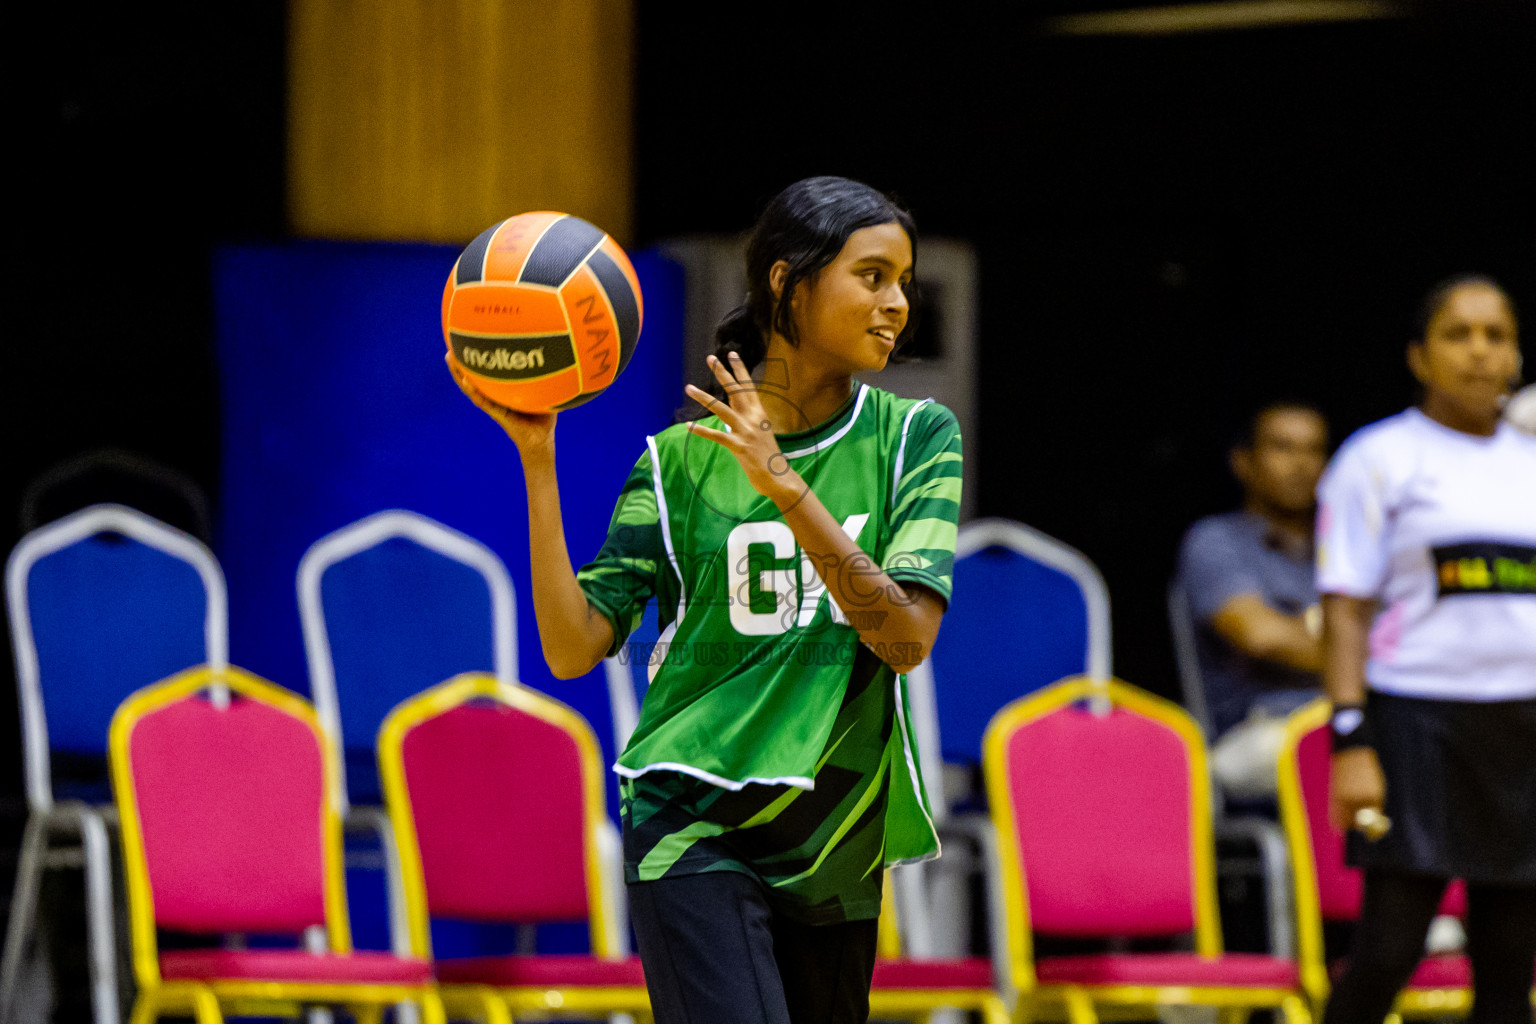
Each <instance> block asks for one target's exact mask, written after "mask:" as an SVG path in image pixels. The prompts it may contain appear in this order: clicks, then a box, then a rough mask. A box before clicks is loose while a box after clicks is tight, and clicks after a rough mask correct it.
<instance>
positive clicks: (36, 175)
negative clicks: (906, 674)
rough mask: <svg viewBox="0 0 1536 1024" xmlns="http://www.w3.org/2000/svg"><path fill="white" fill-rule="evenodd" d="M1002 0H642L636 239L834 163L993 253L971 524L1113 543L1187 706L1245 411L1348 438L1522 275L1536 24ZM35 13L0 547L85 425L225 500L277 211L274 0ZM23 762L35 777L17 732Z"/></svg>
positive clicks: (1535, 268) (1430, 12) (15, 805)
mask: <svg viewBox="0 0 1536 1024" xmlns="http://www.w3.org/2000/svg"><path fill="white" fill-rule="evenodd" d="M998 6H999V12H993V11H992V9H991V7H990V6H983V5H977V6H975V7H972V6H970V5H964V4H955V3H947V4H933V5H927V6H922V7H913V8H910V9H908V8H902V7H897V6H889V5H888V6H875V7H869V6H863V5H861V6H859V7H857V8H853V7H846V8H845V7H842V6H835V5H830V4H825V5H816V6H814V7H812V6H806V7H796V6H795V5H793V4H791V5H780V6H772V7H766V6H760V5H750V6H748V5H720V4H711V5H708V6H707V7H706V6H700V7H698V8H693V7H690V6H687V5H674V4H663V3H641V5H640V7H639V14H638V41H637V61H636V67H637V81H636V109H637V118H636V128H635V130H636V141H637V147H636V153H637V158H636V160H637V163H636V168H635V170H636V181H637V186H638V189H637V194H638V209H637V215H638V216H637V224H638V232H637V237H636V238H634V239H632V240H631V242H632V243H633V244H638V245H644V244H646V243H648V242H651V241H655V240H657V239H661V238H664V237H667V236H670V235H675V234H679V233H683V232H694V231H703V232H735V231H739V230H741V229H743V228H745V227H746V226H748V225H749V224H750V222H751V221H752V219H753V218H754V216H755V214H756V213H757V211H758V210H759V209H760V208H761V206H762V204H763V203H764V202H765V201H766V200H767V198H768V197H769V196H771V195H772V194H773V193H774V192H776V191H777V190H778V189H779V188H781V187H782V186H783V185H785V184H787V183H789V182H790V181H793V180H795V179H797V178H800V177H804V176H806V175H810V174H823V173H837V174H844V175H847V176H850V177H856V178H861V179H864V180H867V181H869V182H870V183H872V184H874V185H876V186H878V187H880V188H883V189H889V190H893V191H894V192H896V193H897V194H898V195H899V196H900V197H901V198H902V199H904V200H905V201H906V202H907V203H908V204H909V205H910V206H911V208H912V209H913V210H914V211H915V213H916V216H917V218H918V223H919V226H920V228H921V229H922V230H923V231H924V232H925V233H929V234H932V235H936V236H948V237H958V238H964V239H968V240H970V241H971V242H973V243H974V244H975V246H976V248H977V252H978V256H979V266H980V273H981V281H980V300H979V301H980V367H981V373H980V380H979V383H978V387H979V392H980V410H981V421H980V422H981V426H980V430H979V437H974V438H969V439H968V444H969V445H970V452H971V454H972V455H973V456H974V457H975V458H977V459H979V460H982V461H981V464H982V466H983V477H982V479H983V483H982V490H981V494H980V497H979V506H978V508H979V511H980V512H981V514H983V515H997V516H1006V517H1010V518H1015V519H1019V520H1022V521H1025V522H1027V523H1030V524H1031V525H1034V526H1036V527H1038V528H1040V529H1043V530H1045V531H1046V532H1048V533H1051V534H1054V535H1056V536H1058V537H1060V538H1062V539H1063V540H1066V541H1067V542H1069V543H1071V544H1073V545H1075V546H1076V547H1078V548H1079V549H1081V550H1082V551H1083V552H1085V553H1086V554H1087V555H1089V556H1090V557H1091V558H1092V559H1093V560H1094V561H1095V562H1097V564H1098V565H1099V566H1100V568H1101V569H1102V570H1103V572H1104V573H1105V575H1106V576H1107V578H1108V580H1109V584H1110V588H1111V592H1112V600H1113V609H1114V628H1115V634H1116V668H1117V674H1119V675H1121V676H1122V677H1124V678H1126V679H1128V680H1129V681H1131V682H1135V683H1138V684H1140V685H1142V686H1145V687H1147V688H1149V689H1152V690H1154V691H1158V692H1162V693H1165V694H1172V693H1174V692H1175V682H1174V674H1173V665H1172V658H1171V654H1170V649H1169V643H1168V640H1167V638H1166V627H1165V620H1164V617H1163V605H1162V588H1163V585H1164V581H1165V580H1166V578H1167V576H1168V573H1169V571H1170V570H1171V567H1172V560H1173V554H1174V549H1175V546H1176V544H1177V541H1178V537H1179V534H1180V533H1181V531H1182V530H1183V528H1184V527H1185V526H1186V525H1187V524H1188V523H1189V522H1190V521H1191V520H1192V519H1194V518H1195V517H1197V516H1199V515H1201V514H1204V513H1208V512H1213V511H1217V510H1220V509H1222V508H1225V507H1228V506H1229V505H1231V504H1232V503H1233V502H1234V501H1235V500H1236V499H1237V492H1236V489H1235V487H1234V486H1233V485H1232V483H1231V481H1230V480H1229V478H1228V476H1227V473H1226V469H1225V461H1224V460H1225V456H1224V453H1225V448H1226V445H1227V443H1228V442H1229V440H1230V438H1231V436H1232V434H1233V432H1234V431H1235V430H1236V429H1237V428H1238V426H1239V425H1240V423H1241V422H1242V420H1243V418H1244V417H1245V416H1246V414H1247V413H1248V412H1249V411H1250V410H1251V409H1252V408H1254V407H1255V406H1256V405H1257V404H1259V403H1260V402H1262V401H1264V400H1266V399H1268V398H1270V397H1274V396H1280V395H1284V396H1296V397H1300V398H1305V399H1312V400H1315V401H1317V402H1318V403H1320V404H1321V405H1322V407H1323V408H1324V409H1325V410H1326V411H1327V413H1328V414H1329V415H1330V417H1331V419H1332V421H1333V424H1334V427H1335V432H1336V435H1337V436H1339V437H1342V436H1343V435H1344V434H1347V433H1348V432H1349V431H1351V430H1353V429H1355V428H1356V427H1358V426H1360V425H1362V424H1364V423H1366V422H1369V421H1370V420H1373V419H1376V418H1379V417H1381V416H1383V415H1386V414H1389V413H1392V412H1394V411H1396V410H1397V409H1399V408H1401V407H1402V406H1404V405H1405V404H1407V403H1408V402H1409V401H1411V398H1412V393H1411V389H1410V385H1409V378H1408V376H1407V374H1406V372H1405V371H1404V370H1403V368H1402V356H1401V350H1402V346H1403V344H1404V342H1405V341H1406V339H1407V337H1408V334H1409V330H1410V324H1411V320H1412V313H1413V309H1414V307H1415V305H1416V303H1417V299H1418V296H1419V295H1420V294H1421V293H1422V292H1423V291H1425V290H1426V289H1427V287H1428V286H1429V284H1430V283H1431V282H1433V281H1434V280H1436V279H1437V278H1439V277H1442V276H1444V275H1446V274H1449V273H1452V272H1456V271H1460V270H1464V269H1478V270H1483V271H1486V272H1489V273H1492V274H1494V275H1496V276H1498V277H1500V278H1502V279H1503V280H1504V281H1505V282H1506V283H1507V284H1508V285H1509V286H1510V288H1511V290H1512V291H1513V293H1514V294H1515V296H1516V298H1517V301H1519V302H1520V303H1521V305H1522V306H1523V307H1524V308H1525V309H1527V310H1529V309H1530V308H1532V306H1533V302H1536V209H1533V204H1536V199H1533V196H1536V190H1533V187H1532V186H1533V183H1536V167H1533V165H1532V162H1531V158H1530V156H1529V152H1530V151H1531V150H1533V149H1536V147H1533V146H1532V145H1531V143H1532V142H1533V139H1532V135H1533V126H1536V74H1533V73H1532V58H1533V54H1536V49H1533V44H1536V17H1533V15H1532V13H1531V6H1532V5H1529V4H1524V3H1508V4H1500V3H1485V4H1458V5H1456V6H1455V8H1454V10H1452V9H1451V8H1449V7H1447V8H1445V9H1443V10H1442V9H1437V8H1435V7H1428V8H1425V9H1424V11H1423V13H1421V14H1420V15H1419V16H1416V17H1413V18H1409V19H1401V20H1386V21H1373V22H1363V23H1354V24H1338V25H1316V26H1299V27H1291V28H1274V29H1264V30H1253V31H1237V32H1220V33H1206V34H1199V35H1188V36H1178V37H1168V38H1153V39H1144V38H1138V39H1132V38H1064V37H1059V36H1049V35H1045V34H1042V33H1041V32H1040V31H1038V26H1039V21H1038V18H1039V16H1040V15H1043V14H1048V13H1055V12H1062V11H1066V10H1070V9H1074V8H1076V9H1082V8H1085V7H1092V6H1101V7H1102V6H1108V5H1107V4H1098V5H1093V4H1081V3H1079V4H1072V3H1067V2H1059V3H1046V4H1036V5H1028V6H1027V7H1026V9H1024V10H1011V11H1010V13H1007V14H1004V13H1000V9H1001V5H998ZM13 7H14V8H15V9H12V10H8V12H7V15H6V22H7V27H6V31H5V32H4V33H3V35H0V38H3V40H4V41H3V42H0V47H3V48H4V59H3V61H0V67H3V69H4V70H3V71H0V75H3V84H4V89H3V96H4V99H3V101H0V102H3V103H4V104H5V106H6V114H7V117H6V121H5V123H6V124H7V125H8V126H9V129H10V136H11V138H10V146H9V147H8V148H9V152H10V154H11V159H10V160H9V161H8V163H9V164H10V166H11V171H12V178H13V185H12V186H11V188H10V190H9V194H10V196H11V199H12V202H11V204H10V209H9V211H8V215H7V216H6V218H5V225H4V238H5V267H4V275H3V280H4V289H5V291H4V309H5V311H6V323H7V327H8V331H7V338H6V344H5V345H4V346H3V353H4V354H3V356H0V360H3V361H0V388H3V393H0V405H3V408H4V417H5V419H4V421H3V423H4V438H5V447H6V454H7V456H8V457H7V458H6V459H5V464H4V467H3V469H0V534H3V540H4V545H5V548H6V549H7V550H8V549H9V548H10V547H11V546H12V545H13V544H14V543H15V541H16V539H18V537H19V536H20V533H19V527H18V525H17V523H16V520H15V515H14V511H13V510H15V509H16V508H17V505H18V502H19V500H20V495H21V493H22V491H23V488H24V487H25V484H26V482H27V481H28V480H30V479H31V478H33V477H34V476H35V475H36V474H37V473H39V472H41V471H42V470H43V469H44V468H45V467H47V466H49V465H51V464H53V463H55V462H56V461H58V460H60V459H62V458H65V457H68V456H71V455H73V454H75V453H77V452H79V451H81V450H84V449H87V448H91V447H95V446H100V445H107V444H110V445H116V446H120V447H126V448H130V449H134V450H137V451H140V452H143V453H144V454H146V455H149V456H152V457H154V458H156V459H158V460H160V461H162V462H164V463H167V464H169V465H171V466H173V467H175V468H178V469H181V470H183V471H185V472H186V473H188V474H190V475H191V476H192V477H193V478H194V479H195V480H197V481H198V482H199V483H201V484H202V485H203V487H204V488H205V489H206V490H207V491H208V492H209V494H216V493H217V490H218V488H217V480H216V474H217V458H218V430H219V410H218V408H217V404H216V392H215V388H214V377H213V366H212V357H211V350H212V346H211V341H210V331H211V327H210V324H211V317H210V310H209V276H208V267H209V264H208V256H209V251H210V247H211V246H212V245H215V244H218V243H220V242H226V241H237V240H239V241H244V240H260V239H276V238H281V237H284V234H285V225H284V176H283V166H284V164H283V161H284V156H283V147H284V139H283V116H284V114H283V110H284V87H285V86H284V74H285V73H284V68H283V48H284V33H285V24H284V16H283V10H282V5H280V4H249V5H239V4H235V5H197V6H192V5H188V6H187V7H186V8H184V9H179V10H169V9H165V8H160V9H154V8H148V9H143V8H136V9H132V10H125V9H123V8H122V7H121V6H117V7H103V8H101V9H98V10H93V11H91V12H89V13H88V14H82V13H81V12H80V11H78V10H76V9H71V8H69V7H61V6H57V5H53V6H45V5H30V4H29V5H13ZM919 252H920V251H919ZM919 268H921V257H920V256H919ZM1527 347H1528V348H1529V345H1527ZM0 706H3V707H4V711H3V712H0V735H4V736H5V737H6V742H9V743H13V744H14V745H13V746H11V749H12V750H18V751H19V742H16V741H14V740H13V739H12V737H14V736H15V719H14V715H15V712H14V705H13V704H11V703H10V702H9V701H6V702H0ZM0 772H3V774H0V780H3V782H4V786H3V791H4V792H5V793H7V794H19V792H20V768H19V756H17V755H11V756H9V757H7V758H6V759H5V760H4V765H3V769H0ZM9 805H10V807H11V808H12V809H13V810H14V811H17V812H19V810H20V803H19V796H18V797H13V799H12V800H11V801H9Z"/></svg>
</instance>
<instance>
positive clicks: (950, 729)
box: [908, 519, 1112, 770]
mask: <svg viewBox="0 0 1536 1024" xmlns="http://www.w3.org/2000/svg"><path fill="white" fill-rule="evenodd" d="M1111 670H1112V666H1111V663H1110V621H1109V590H1108V588H1107V587H1105V585H1104V577H1103V576H1101V575H1100V574H1099V570H1098V569H1097V568H1096V567H1095V566H1094V564H1093V563H1092V562H1090V561H1089V560H1088V559H1087V558H1086V557H1084V556H1083V555H1082V554H1081V553H1080V552H1078V551H1077V550H1075V549H1073V548H1071V547H1068V546H1067V545H1066V544H1063V543H1062V542H1061V541H1059V540H1056V539H1054V538H1052V537H1048V536H1047V535H1045V534H1043V533H1041V532H1040V531H1038V530H1035V529H1031V528H1030V527H1028V526H1025V525H1024V524H1022V523H1016V522H1011V521H1008V520H1003V519H981V520H977V521H975V522H972V523H968V524H966V525H965V526H964V527H962V528H961V530H960V533H959V536H958V538H957V539H956V541H955V572H954V594H953V596H952V597H951V599H950V603H949V610H948V612H947V613H946V614H945V616H944V625H943V628H942V629H941V630H940V632H939V640H938V643H937V644H935V645H934V649H933V656H932V657H931V658H930V659H929V661H928V662H926V663H925V664H924V665H923V666H920V667H919V668H918V669H916V670H914V671H913V672H912V673H911V675H910V676H909V677H908V685H909V686H910V687H911V692H912V700H913V702H914V705H917V704H925V705H927V706H930V707H931V708H932V709H933V710H934V719H933V720H934V725H935V727H936V729H937V735H938V738H939V740H938V742H939V747H938V749H939V750H940V751H941V752H942V755H943V760H946V761H950V762H954V763H958V764H964V765H967V766H972V765H979V764H980V763H981V737H982V733H984V732H985V731H986V728H987V723H988V722H989V721H991V719H992V716H993V714H995V713H996V712H997V711H998V709H999V708H1001V707H1002V706H1003V705H1005V704H1007V703H1008V702H1009V701H1011V700H1014V699H1015V698H1017V697H1021V696H1023V695H1025V694H1027V693H1032V692H1033V691H1035V690H1038V689H1040V688H1041V687H1043V686H1048V685H1050V684H1051V683H1054V682H1056V681H1057V680H1060V679H1064V678H1066V677H1068V676H1081V675H1086V676H1089V677H1090V678H1093V679H1107V678H1109V676H1110V673H1111ZM930 695H931V696H930ZM914 714H915V715H916V714H919V712H918V711H917V709H916V707H914ZM937 768H938V765H934V766H932V767H931V768H929V769H928V770H937Z"/></svg>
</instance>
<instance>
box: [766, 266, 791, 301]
mask: <svg viewBox="0 0 1536 1024" xmlns="http://www.w3.org/2000/svg"><path fill="white" fill-rule="evenodd" d="M788 276H789V261H788V260H778V261H777V262H775V263H774V265H773V266H771V267H769V268H768V289H769V291H771V292H773V301H774V303H775V304H777V303H778V301H779V299H780V298H782V297H783V294H784V279H785V278H787V277H788Z"/></svg>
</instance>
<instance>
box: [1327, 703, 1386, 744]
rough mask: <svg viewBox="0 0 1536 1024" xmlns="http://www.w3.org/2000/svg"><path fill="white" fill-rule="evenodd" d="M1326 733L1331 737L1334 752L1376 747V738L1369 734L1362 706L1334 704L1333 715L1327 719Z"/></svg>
mask: <svg viewBox="0 0 1536 1024" xmlns="http://www.w3.org/2000/svg"><path fill="white" fill-rule="evenodd" d="M1328 732H1329V734H1330V735H1331V736H1332V737H1333V749H1334V751H1335V752H1338V751H1340V750H1351V749H1353V748H1355V747H1374V746H1376V738H1375V737H1374V736H1373V735H1372V734H1371V728H1370V723H1369V722H1367V721H1366V719H1365V706H1364V705H1362V704H1335V705H1334V706H1333V715H1332V716H1331V717H1330V718H1329V719H1328Z"/></svg>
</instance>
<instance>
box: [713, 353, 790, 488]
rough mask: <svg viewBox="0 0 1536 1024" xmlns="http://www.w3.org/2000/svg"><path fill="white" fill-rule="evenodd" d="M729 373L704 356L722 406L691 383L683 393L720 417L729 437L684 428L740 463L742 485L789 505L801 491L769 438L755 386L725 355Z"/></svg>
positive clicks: (721, 432)
mask: <svg viewBox="0 0 1536 1024" xmlns="http://www.w3.org/2000/svg"><path fill="white" fill-rule="evenodd" d="M729 358H730V361H731V365H730V367H729V368H727V367H726V366H725V364H723V363H721V362H720V360H719V359H716V358H715V357H714V356H709V357H708V360H707V361H708V363H709V368H710V369H711V370H713V371H714V374H715V379H716V380H718V381H719V382H720V384H721V386H722V387H723V388H724V389H725V396H726V401H721V400H720V399H718V398H716V397H715V396H713V395H711V394H709V393H708V392H706V391H702V390H700V389H699V388H696V387H694V386H693V385H692V384H689V385H687V386H686V387H685V388H684V390H685V391H686V392H687V394H688V397H690V398H692V399H693V400H694V401H696V402H698V403H699V404H700V405H702V406H703V407H704V408H705V409H708V410H709V411H710V412H712V413H714V414H715V415H716V416H718V417H720V420H721V422H723V423H724V424H725V425H726V426H728V427H730V428H731V429H730V430H729V432H727V431H724V430H715V429H713V428H711V427H705V426H700V425H699V424H697V423H690V424H689V425H688V429H689V430H690V431H691V432H693V433H694V434H697V435H698V436H699V437H703V438H707V439H708V440H710V441H714V442H715V443H716V444H718V445H720V446H721V447H723V448H725V449H726V450H727V451H729V452H730V453H731V454H732V455H734V456H736V461H737V462H738V463H740V464H741V468H742V470H743V471H744V472H745V473H746V474H747V481H748V482H749V483H750V484H751V485H752V487H753V489H754V490H756V491H757V493H759V494H761V495H763V496H764V497H765V498H768V499H770V500H772V501H773V502H775V503H776V504H777V503H779V502H780V501H793V500H795V498H797V497H798V496H799V494H800V491H801V490H803V487H802V486H800V485H799V479H798V474H797V473H795V471H794V470H793V469H791V468H790V465H789V460H788V459H786V458H785V457H784V453H783V452H782V451H781V450H780V449H779V442H778V439H777V438H775V437H774V436H773V422H772V421H771V420H769V419H768V414H767V413H766V412H765V411H764V410H763V403H762V400H761V399H760V398H759V397H758V394H757V382H756V381H754V380H753V379H752V375H751V374H749V373H748V372H747V368H746V365H745V364H743V363H742V361H741V357H740V356H738V355H737V354H736V353H735V352H732V353H731V354H730V356H729Z"/></svg>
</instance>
